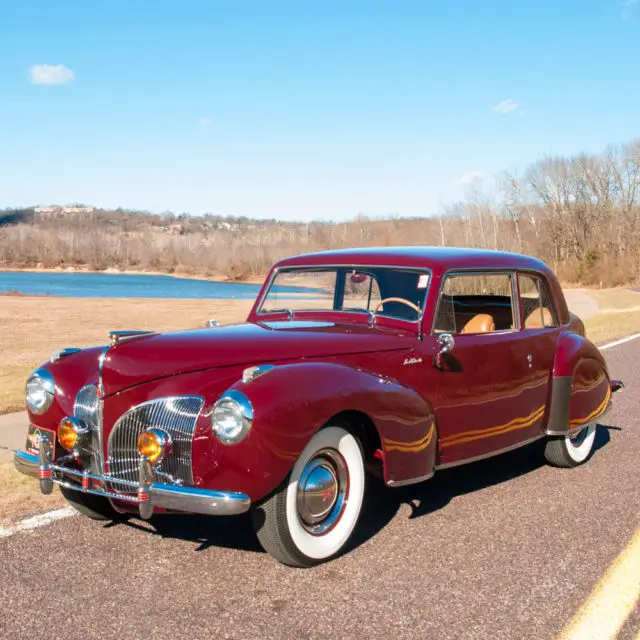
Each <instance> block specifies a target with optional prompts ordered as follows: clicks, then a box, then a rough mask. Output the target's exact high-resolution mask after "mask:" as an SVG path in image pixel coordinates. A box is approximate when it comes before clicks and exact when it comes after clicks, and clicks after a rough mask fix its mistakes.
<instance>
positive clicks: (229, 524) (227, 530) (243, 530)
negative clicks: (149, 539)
mask: <svg viewBox="0 0 640 640" xmlns="http://www.w3.org/2000/svg"><path fill="white" fill-rule="evenodd" d="M123 524H124V526H127V527H132V528H134V529H141V530H144V531H145V532H147V533H151V534H153V535H158V536H161V537H163V538H175V539H177V540H185V541H187V542H194V543H197V546H196V547H195V548H194V551H204V550H205V549H208V548H209V547H225V548H229V549H238V550H241V551H256V552H260V553H262V552H263V550H262V547H261V546H260V543H259V542H258V539H257V538H256V535H255V533H254V532H253V527H252V524H251V517H250V516H249V514H242V515H239V516H200V515H197V514H189V513H185V514H172V515H164V514H159V515H155V516H153V517H152V518H151V519H150V520H149V521H148V522H145V523H142V522H140V521H139V520H133V519H132V520H127V521H126V522H124V523H123Z"/></svg>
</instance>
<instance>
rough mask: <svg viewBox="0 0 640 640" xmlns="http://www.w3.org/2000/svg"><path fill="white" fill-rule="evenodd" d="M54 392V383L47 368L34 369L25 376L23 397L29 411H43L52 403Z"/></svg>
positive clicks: (36, 412)
mask: <svg viewBox="0 0 640 640" xmlns="http://www.w3.org/2000/svg"><path fill="white" fill-rule="evenodd" d="M55 393H56V383H55V380H54V379H53V374H52V373H51V372H50V371H48V370H47V369H43V368H40V369H36V370H35V371H33V372H32V373H31V374H30V375H29V377H28V378H27V383H26V385H25V393H24V399H25V403H26V405H27V407H28V408H29V411H31V413H35V414H36V415H41V414H43V413H45V412H46V411H47V410H48V409H49V407H50V406H51V405H52V403H53V398H54V396H55Z"/></svg>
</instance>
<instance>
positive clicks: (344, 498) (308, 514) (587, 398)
mask: <svg viewBox="0 0 640 640" xmlns="http://www.w3.org/2000/svg"><path fill="white" fill-rule="evenodd" d="M216 324H217V323H215V322H214V321H211V323H210V326H209V327H208V328H204V329H196V330H191V331H184V332H178V333H164V334H159V333H151V332H142V331H128V332H123V331H120V332H112V333H111V334H110V339H111V340H110V344H109V345H107V346H105V347H96V348H89V349H82V350H80V349H64V350H62V351H60V352H57V353H55V354H54V355H53V356H52V358H51V361H50V362H49V363H47V364H46V365H44V366H43V367H41V368H40V369H38V370H37V371H35V372H34V373H33V374H32V375H31V376H30V377H29V380H28V382H27V390H26V402H27V406H28V409H29V420H30V426H29V433H28V438H27V445H26V448H25V450H23V451H19V452H18V453H17V454H16V459H15V460H16V465H17V467H18V469H19V470H20V471H22V472H24V473H26V474H29V475H33V476H36V477H38V478H39V479H40V486H41V489H42V491H43V492H44V493H49V492H51V490H52V488H53V485H54V484H57V485H59V487H60V489H61V491H62V493H63V494H64V496H65V498H66V499H67V500H68V501H69V502H70V503H71V504H72V505H73V506H74V507H75V508H76V509H77V510H78V511H80V512H81V513H84V514H85V515H87V516H89V517H91V518H96V519H106V520H117V519H120V518H125V517H128V516H129V515H134V516H135V515H140V516H141V517H143V518H149V517H150V516H151V515H152V514H153V513H160V512H192V513H202V514H210V515H230V514H239V513H242V512H246V511H248V510H251V512H252V515H253V522H254V526H255V529H256V532H257V535H258V538H259V540H260V542H261V544H262V545H263V547H264V548H265V549H266V550H267V551H268V552H269V553H271V554H272V555H273V556H274V557H275V558H277V559H278V560H280V561H281V562H284V563H286V564H289V565H294V566H310V565H313V564H315V563H318V562H320V561H323V560H326V559H328V558H330V557H332V556H335V555H336V554H337V553H339V552H340V550H341V549H343V547H344V546H345V544H346V543H347V541H348V540H349V537H350V536H351V534H352V532H353V530H354V527H355V525H356V522H357V520H358V517H359V514H360V511H361V507H362V503H363V494H364V490H365V481H366V477H367V476H368V475H369V474H373V475H377V476H379V477H381V478H382V479H383V480H384V482H385V483H386V484H387V485H389V486H394V487H397V486H401V485H406V484H411V483H416V482H422V481H423V480H427V479H428V478H431V477H432V476H433V475H434V473H435V472H436V471H438V470H439V469H444V468H446V467H452V466H455V465H460V464H464V463H466V462H471V461H473V460H478V459H480V458H485V457H488V456H492V455H496V454H498V453H502V452H505V451H509V450H511V449H514V448H516V447H520V446H523V445H525V444H527V443H530V442H533V441H534V440H537V439H539V438H544V439H545V441H546V444H545V456H546V458H547V460H548V461H549V462H550V463H551V464H553V465H556V466H560V467H573V466H576V465H578V464H580V463H582V462H584V461H585V460H587V458H588V457H589V455H590V453H591V451H592V449H593V446H594V439H595V436H596V429H595V426H596V421H597V420H598V419H599V418H601V417H602V415H603V414H604V413H605V411H606V410H607V409H608V407H609V405H610V403H611V394H612V392H613V391H616V390H617V389H618V388H620V387H621V386H622V383H620V382H618V381H613V380H610V378H609V374H608V372H607V366H606V363H605V361H604V359H603V357H602V355H601V354H600V352H599V351H598V349H597V347H595V346H594V345H593V344H592V343H591V342H589V340H588V339H587V338H586V337H585V330H584V326H583V324H582V322H581V321H580V320H579V319H578V318H577V317H576V316H574V315H572V314H571V313H569V311H568V309H567V305H566V303H565V300H564V297H563V294H562V290H561V289H560V286H559V284H558V282H557V280H556V278H555V277H554V275H553V274H552V272H551V271H550V269H549V268H548V267H547V266H546V265H545V264H543V263H542V262H540V261H538V260H535V259H533V258H530V257H527V256H523V255H517V254H511V253H500V252H490V251H477V250H467V249H446V248H442V249H440V248H430V247H406V248H393V247H390V248H384V249H355V250H344V251H329V252H324V253H316V254H311V255H303V256H297V257H294V258H290V259H288V260H283V261H281V262H279V263H278V264H276V265H275V266H274V267H273V269H272V270H271V272H270V273H269V276H268V278H267V280H266V282H265V284H264V286H263V287H262V290H261V292H260V294H259V296H258V298H257V300H256V302H255V305H254V307H253V309H252V310H251V312H250V314H249V318H248V320H247V322H246V323H245V324H240V325H235V326H228V327H217V326H216Z"/></svg>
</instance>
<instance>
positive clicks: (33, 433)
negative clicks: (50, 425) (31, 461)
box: [27, 424, 56, 456]
mask: <svg viewBox="0 0 640 640" xmlns="http://www.w3.org/2000/svg"><path fill="white" fill-rule="evenodd" d="M42 436H46V437H47V438H48V440H49V441H50V442H51V451H55V448H56V432H55V431H51V429H43V428H42V427H36V426H34V425H32V424H30V425H29V432H28V433H27V453H31V454H33V455H34V456H37V455H38V453H40V441H41V440H42Z"/></svg>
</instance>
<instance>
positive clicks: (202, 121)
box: [198, 116, 213, 127]
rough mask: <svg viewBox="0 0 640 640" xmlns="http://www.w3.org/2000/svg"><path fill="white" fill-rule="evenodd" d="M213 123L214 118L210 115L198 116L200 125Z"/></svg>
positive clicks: (208, 125) (204, 125) (207, 125)
mask: <svg viewBox="0 0 640 640" xmlns="http://www.w3.org/2000/svg"><path fill="white" fill-rule="evenodd" d="M212 124H213V119H212V118H210V117H209V116H202V118H198V126H199V127H210V126H211V125H212Z"/></svg>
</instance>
